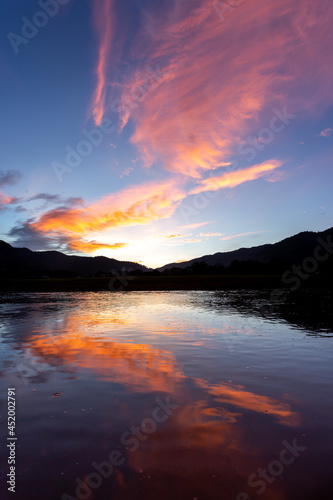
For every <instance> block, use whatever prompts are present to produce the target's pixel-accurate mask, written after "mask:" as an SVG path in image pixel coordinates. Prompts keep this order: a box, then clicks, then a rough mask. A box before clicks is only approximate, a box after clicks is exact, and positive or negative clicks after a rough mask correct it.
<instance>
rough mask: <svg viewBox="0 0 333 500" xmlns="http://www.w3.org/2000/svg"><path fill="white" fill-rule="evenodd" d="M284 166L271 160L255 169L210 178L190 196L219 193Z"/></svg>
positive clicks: (193, 190)
mask: <svg viewBox="0 0 333 500" xmlns="http://www.w3.org/2000/svg"><path fill="white" fill-rule="evenodd" d="M281 165H282V162H281V161H278V160H269V161H268V162H264V163H260V164H259V165H254V166H253V167H249V168H244V169H241V170H235V171H234V172H227V173H224V174H222V175H220V176H215V177H209V178H208V179H203V180H202V181H200V182H199V183H198V186H197V187H196V188H194V189H192V191H190V194H197V193H201V192H203V191H217V190H219V189H224V188H233V187H236V186H239V185H240V184H243V183H244V182H249V181H253V180H255V179H259V178H260V177H263V176H265V175H266V174H267V173H270V172H272V170H275V169H276V168H278V167H280V166H281Z"/></svg>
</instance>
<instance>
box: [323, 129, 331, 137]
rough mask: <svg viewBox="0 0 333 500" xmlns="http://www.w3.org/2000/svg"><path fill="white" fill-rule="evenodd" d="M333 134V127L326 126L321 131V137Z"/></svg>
mask: <svg viewBox="0 0 333 500" xmlns="http://www.w3.org/2000/svg"><path fill="white" fill-rule="evenodd" d="M332 134H333V128H326V129H325V130H322V131H321V132H320V135H321V137H329V136H330V135H332Z"/></svg>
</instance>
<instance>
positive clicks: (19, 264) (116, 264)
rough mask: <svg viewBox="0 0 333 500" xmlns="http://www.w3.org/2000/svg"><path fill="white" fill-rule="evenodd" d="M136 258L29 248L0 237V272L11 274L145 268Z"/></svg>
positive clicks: (63, 274) (56, 274) (85, 273)
mask: <svg viewBox="0 0 333 500" xmlns="http://www.w3.org/2000/svg"><path fill="white" fill-rule="evenodd" d="M145 270H147V268H146V267H145V266H142V265H141V264H137V263H136V262H127V261H119V260H116V259H109V258H107V257H78V256H75V255H65V254H63V253H61V252H56V251H48V252H33V251H31V250H29V249H28V248H14V247H12V246H11V245H9V244H8V243H5V242H4V241H1V240H0V275H1V276H7V277H8V276H10V277H41V276H43V275H47V276H50V277H74V276H78V275H79V276H96V275H103V274H113V273H115V272H116V273H121V272H122V271H126V272H132V271H145Z"/></svg>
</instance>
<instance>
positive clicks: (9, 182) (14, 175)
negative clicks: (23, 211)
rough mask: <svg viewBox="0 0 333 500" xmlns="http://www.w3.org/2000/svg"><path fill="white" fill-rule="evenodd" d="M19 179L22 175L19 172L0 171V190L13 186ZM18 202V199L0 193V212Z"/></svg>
mask: <svg viewBox="0 0 333 500" xmlns="http://www.w3.org/2000/svg"><path fill="white" fill-rule="evenodd" d="M21 178H22V174H21V172H20V171H19V170H6V171H4V170H0V188H3V187H5V186H14V185H15V184H17V183H18V182H19V181H20V180H21ZM18 201H19V200H18V198H15V197H13V196H8V195H7V194H5V193H2V192H0V210H4V209H5V208H6V207H7V206H8V205H12V204H14V203H17V202H18Z"/></svg>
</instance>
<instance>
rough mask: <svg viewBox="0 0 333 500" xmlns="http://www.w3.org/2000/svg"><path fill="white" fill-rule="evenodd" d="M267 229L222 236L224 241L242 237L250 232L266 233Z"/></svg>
mask: <svg viewBox="0 0 333 500" xmlns="http://www.w3.org/2000/svg"><path fill="white" fill-rule="evenodd" d="M265 232H266V231H251V232H249V233H240V234H232V235H231V236H224V237H223V238H221V240H222V241H227V240H232V239H234V238H240V237H241V236H248V235H250V234H260V233H265Z"/></svg>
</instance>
